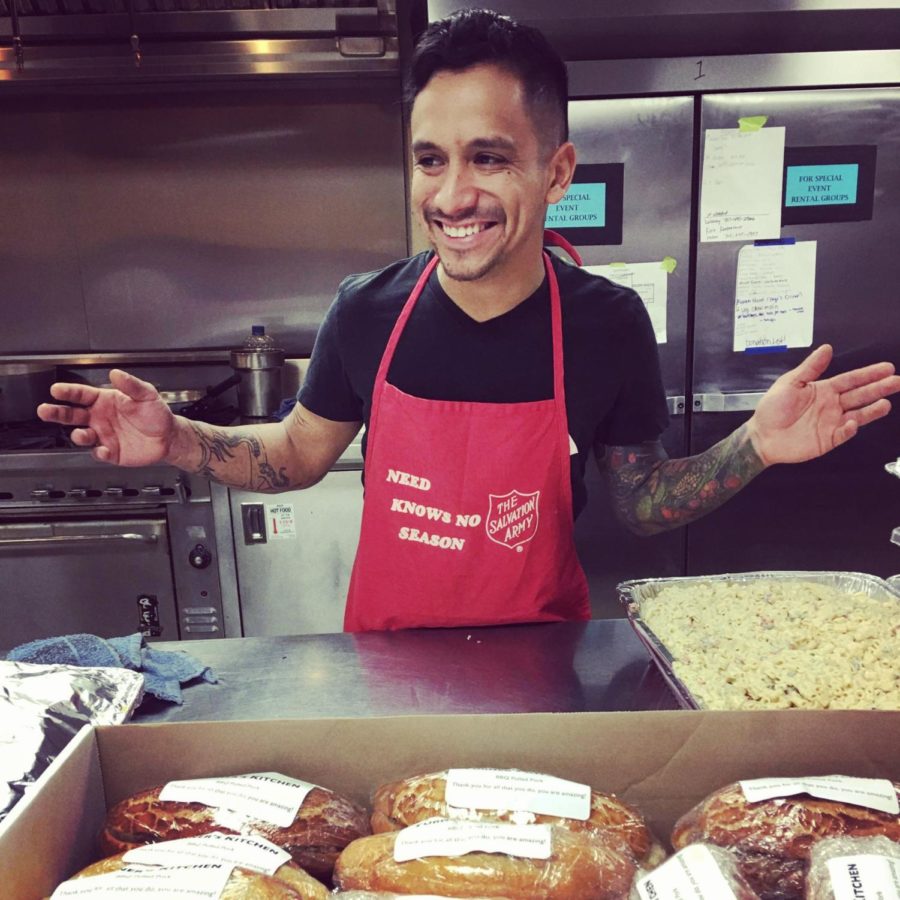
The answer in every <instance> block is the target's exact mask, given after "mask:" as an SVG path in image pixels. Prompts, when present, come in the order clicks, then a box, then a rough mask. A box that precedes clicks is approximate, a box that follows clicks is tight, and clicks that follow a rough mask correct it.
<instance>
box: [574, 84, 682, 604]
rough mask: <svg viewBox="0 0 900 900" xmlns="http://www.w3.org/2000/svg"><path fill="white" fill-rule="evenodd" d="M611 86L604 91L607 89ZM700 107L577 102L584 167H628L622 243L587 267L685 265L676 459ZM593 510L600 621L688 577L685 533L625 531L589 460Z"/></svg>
mask: <svg viewBox="0 0 900 900" xmlns="http://www.w3.org/2000/svg"><path fill="white" fill-rule="evenodd" d="M598 87H599V88H602V85H601V86H598ZM693 122H694V101H693V99H692V98H690V97H646V98H639V99H624V100H623V99H616V100H576V101H572V102H571V103H570V104H569V125H570V131H571V139H572V142H573V143H574V144H575V148H576V150H577V154H578V162H579V165H588V166H590V165H597V166H599V165H608V164H616V163H620V164H624V175H623V178H624V184H623V191H622V199H623V203H622V242H621V244H608V245H598V246H591V245H584V244H579V243H578V242H577V241H576V242H575V243H576V246H577V248H578V250H579V252H580V253H581V255H582V257H583V259H584V264H585V265H586V266H590V265H606V264H609V263H616V262H625V263H659V262H661V261H662V260H663V259H664V258H665V257H671V258H672V259H674V260H675V262H676V264H677V265H676V268H675V270H674V272H672V273H671V274H669V275H668V277H667V279H666V281H667V295H668V296H667V300H668V302H667V327H666V332H667V334H666V337H667V340H666V342H665V343H664V344H660V345H659V352H660V362H661V365H662V372H663V380H664V383H665V388H666V393H667V394H668V396H669V407H670V410H669V411H670V415H671V424H670V426H669V429H668V431H667V432H666V434H665V435H664V437H663V441H664V444H665V446H666V450H667V452H668V453H669V455H670V456H683V455H684V454H685V425H684V423H685V416H684V414H683V413H684V405H683V398H684V395H685V394H686V393H687V391H686V389H685V388H686V361H687V354H686V342H685V335H686V330H687V306H688V274H689V269H690V266H689V255H690V220H691V216H690V209H691V166H692V153H693ZM587 486H588V495H589V501H588V505H587V508H586V509H585V510H584V511H583V512H582V514H581V515H580V516H579V518H578V521H577V523H576V542H577V546H578V551H579V555H580V557H581V561H582V565H583V566H584V569H585V572H586V573H587V576H588V581H589V584H590V589H591V601H592V607H593V614H594V616H595V617H610V616H619V615H622V614H623V613H622V610H621V609H620V606H619V603H618V600H617V598H616V591H615V586H616V584H618V583H619V582H620V581H624V580H627V579H630V578H647V577H666V576H672V575H680V574H682V572H683V564H684V540H685V535H684V533H683V532H681V531H678V532H671V533H669V534H665V535H659V536H657V537H652V538H641V537H637V536H635V535H633V534H631V533H629V532H628V531H626V529H625V527H624V526H623V525H622V524H620V523H619V522H618V521H617V520H616V518H615V516H614V514H613V512H612V508H611V506H610V502H609V499H608V497H607V492H606V488H605V485H604V483H603V479H602V477H601V475H600V472H599V471H598V469H597V466H596V464H595V463H594V461H593V460H591V461H589V462H588V475H587Z"/></svg>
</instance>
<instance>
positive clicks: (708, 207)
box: [700, 127, 784, 241]
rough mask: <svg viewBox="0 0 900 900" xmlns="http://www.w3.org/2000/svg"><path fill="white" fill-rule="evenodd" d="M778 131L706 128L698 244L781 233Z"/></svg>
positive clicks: (781, 159)
mask: <svg viewBox="0 0 900 900" xmlns="http://www.w3.org/2000/svg"><path fill="white" fill-rule="evenodd" d="M783 167H784V128H783V127H781V128H777V127H776V128H761V129H760V130H759V131H739V130H738V129H736V128H710V129H707V131H706V139H705V142H704V149H703V178H702V182H701V187H700V240H701V241H745V240H761V239H768V238H777V237H779V236H780V234H781V183H782V172H783Z"/></svg>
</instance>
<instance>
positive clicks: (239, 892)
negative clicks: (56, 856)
mask: <svg viewBox="0 0 900 900" xmlns="http://www.w3.org/2000/svg"><path fill="white" fill-rule="evenodd" d="M123 856H125V853H117V854H116V855H115V856H109V857H107V858H106V859H101V860H100V861H99V862H95V863H93V864H92V865H90V866H87V867H86V868H84V869H82V870H81V871H80V872H78V873H77V874H76V875H74V876H73V878H72V880H77V879H82V878H91V877H94V876H97V875H106V874H108V873H110V872H119V871H121V870H122V869H123V868H125V867H126V866H127V865H128V863H126V862H125V861H124V860H123V859H122V857H123ZM147 871H148V872H150V873H151V874H152V872H153V869H152V868H150V867H147ZM158 877H159V876H157V878H158ZM330 896H331V894H330V893H329V891H328V889H327V888H326V887H325V885H324V884H322V883H321V882H320V881H317V880H316V879H315V878H313V877H312V875H309V874H308V873H306V872H304V871H303V869H301V868H300V866H298V865H297V864H296V863H295V862H293V861H292V860H289V861H288V862H286V863H284V864H283V865H282V866H280V867H279V868H278V869H277V870H276V871H275V872H274V873H273V874H272V875H266V874H263V873H261V872H256V871H253V870H251V869H247V868H243V867H240V866H237V867H234V868H233V869H232V870H231V875H230V876H229V878H228V881H227V882H226V883H225V888H224V890H223V891H222V894H221V895H220V897H221V900H328V898H329V897H330Z"/></svg>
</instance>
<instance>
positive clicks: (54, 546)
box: [0, 449, 225, 649]
mask: <svg viewBox="0 0 900 900" xmlns="http://www.w3.org/2000/svg"><path fill="white" fill-rule="evenodd" d="M0 585H2V587H0V648H3V649H9V648H11V647H13V646H15V645H17V644H19V643H22V642H24V641H29V640H33V639H36V638H41V637H50V636H53V635H61V634H72V633H77V632H88V633H91V634H97V635H100V636H101V637H114V636H119V635H125V634H131V633H134V632H136V631H138V632H140V633H141V634H143V635H144V636H145V637H146V638H148V639H150V640H153V639H156V638H159V639H162V640H178V639H182V640H196V639H202V638H215V637H223V636H225V632H224V625H223V622H224V616H223V610H222V592H221V589H220V582H219V572H218V565H217V552H216V542H215V527H214V521H213V512H212V504H211V502H210V493H209V484H208V482H206V481H205V480H204V479H202V478H196V477H194V476H186V475H184V474H183V473H180V472H178V471H176V470H175V469H171V468H169V467H167V466H153V467H144V468H134V469H122V468H116V467H112V466H108V465H104V464H101V463H96V462H94V460H93V459H92V458H91V456H90V454H88V453H86V452H84V451H79V450H73V449H40V450H23V451H16V452H6V453H4V455H3V463H2V468H0Z"/></svg>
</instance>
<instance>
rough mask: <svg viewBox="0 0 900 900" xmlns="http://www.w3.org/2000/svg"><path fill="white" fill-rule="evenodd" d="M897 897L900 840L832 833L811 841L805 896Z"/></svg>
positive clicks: (837, 899) (827, 899) (810, 899)
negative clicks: (839, 835)
mask: <svg viewBox="0 0 900 900" xmlns="http://www.w3.org/2000/svg"><path fill="white" fill-rule="evenodd" d="M847 896H850V897H853V896H859V897H873V898H876V897H877V898H879V900H900V843H896V842H895V841H892V840H889V839H888V838H886V837H881V836H880V835H879V836H876V837H835V838H825V840H822V841H818V842H817V843H815V844H813V848H812V850H811V851H810V854H809V874H808V875H807V878H806V900H844V898H845V897H847Z"/></svg>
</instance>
